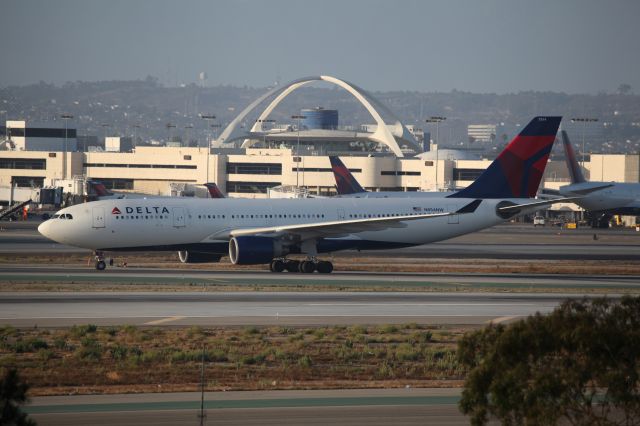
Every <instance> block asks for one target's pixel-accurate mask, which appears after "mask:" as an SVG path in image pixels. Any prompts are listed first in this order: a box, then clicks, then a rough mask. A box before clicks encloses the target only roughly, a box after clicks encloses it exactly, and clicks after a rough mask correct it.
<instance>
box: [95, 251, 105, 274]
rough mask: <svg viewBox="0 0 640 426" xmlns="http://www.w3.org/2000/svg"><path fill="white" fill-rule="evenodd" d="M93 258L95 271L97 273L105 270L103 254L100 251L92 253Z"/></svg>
mask: <svg viewBox="0 0 640 426" xmlns="http://www.w3.org/2000/svg"><path fill="white" fill-rule="evenodd" d="M94 257H95V260H96V269H97V270H98V271H104V270H105V269H107V262H105V261H104V253H103V252H101V251H96V252H94Z"/></svg>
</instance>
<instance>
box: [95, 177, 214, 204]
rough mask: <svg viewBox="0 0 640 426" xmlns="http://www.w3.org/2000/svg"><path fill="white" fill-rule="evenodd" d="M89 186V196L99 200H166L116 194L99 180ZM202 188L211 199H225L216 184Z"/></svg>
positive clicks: (149, 196)
mask: <svg viewBox="0 0 640 426" xmlns="http://www.w3.org/2000/svg"><path fill="white" fill-rule="evenodd" d="M87 185H88V186H89V195H90V196H92V197H95V199H97V200H114V199H122V198H166V197H167V196H166V195H165V196H163V195H155V196H154V195H146V194H130V193H115V192H111V191H110V190H109V189H107V187H106V186H104V184H103V183H102V182H99V181H97V180H89V181H87ZM202 186H204V187H205V188H207V191H208V192H209V198H225V197H224V194H223V193H222V191H220V188H218V185H216V184H215V183H214V182H208V183H203V184H202Z"/></svg>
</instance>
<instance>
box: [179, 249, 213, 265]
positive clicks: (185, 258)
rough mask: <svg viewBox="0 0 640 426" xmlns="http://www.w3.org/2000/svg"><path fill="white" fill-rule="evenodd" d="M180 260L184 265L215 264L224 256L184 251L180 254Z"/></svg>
mask: <svg viewBox="0 0 640 426" xmlns="http://www.w3.org/2000/svg"><path fill="white" fill-rule="evenodd" d="M178 258H179V259H180V262H182V263H215V262H220V259H221V258H222V255H220V254H216V253H204V252H199V251H191V250H183V251H179V252H178Z"/></svg>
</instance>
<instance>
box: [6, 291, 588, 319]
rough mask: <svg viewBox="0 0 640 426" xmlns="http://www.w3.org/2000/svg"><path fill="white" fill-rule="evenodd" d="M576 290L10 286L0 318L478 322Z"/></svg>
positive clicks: (529, 310) (541, 307) (548, 303)
mask: <svg viewBox="0 0 640 426" xmlns="http://www.w3.org/2000/svg"><path fill="white" fill-rule="evenodd" d="M569 297H581V296H576V295H544V294H499V293H464V294H455V293H454V294H451V293H414V292H402V293H400V292H398V293H387V292H385V293H375V292H374V293H371V292H358V293H353V292H322V293H308V292H233V293H202V292H192V293H155V292H147V293H121V292H117V293H113V292H112V293H14V294H12V293H9V294H1V295H0V312H1V314H0V316H1V317H0V323H1V324H9V325H13V326H16V327H35V326H38V327H64V326H70V325H73V324H85V323H92V324H97V325H118V324H132V325H139V326H187V325H205V326H222V325H236V326H241V325H329V324H387V323H410V322H416V323H421V324H483V323H486V322H488V321H509V320H513V319H515V318H519V317H523V316H527V315H531V314H534V313H536V312H541V313H548V312H550V311H551V310H553V309H554V308H555V307H556V306H558V305H559V304H560V303H561V302H562V301H564V300H566V299H567V298H569Z"/></svg>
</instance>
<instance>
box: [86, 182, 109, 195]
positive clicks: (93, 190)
mask: <svg viewBox="0 0 640 426" xmlns="http://www.w3.org/2000/svg"><path fill="white" fill-rule="evenodd" d="M87 185H88V186H89V188H88V189H89V194H90V195H93V194H95V195H96V196H98V197H109V196H111V195H114V194H113V192H111V191H109V190H108V189H107V187H106V186H104V184H103V183H102V182H98V181H97V180H89V181H87Z"/></svg>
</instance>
